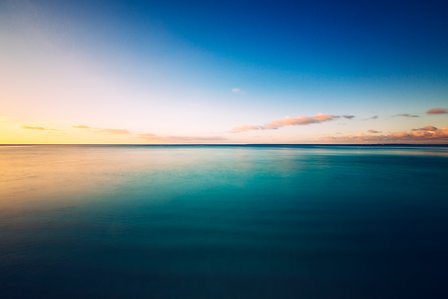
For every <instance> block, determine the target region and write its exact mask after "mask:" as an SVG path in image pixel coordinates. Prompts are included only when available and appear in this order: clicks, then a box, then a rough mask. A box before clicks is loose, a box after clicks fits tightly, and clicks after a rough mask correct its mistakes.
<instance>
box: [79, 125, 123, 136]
mask: <svg viewBox="0 0 448 299" xmlns="http://www.w3.org/2000/svg"><path fill="white" fill-rule="evenodd" d="M72 127H73V128H75V129H89V130H92V131H96V132H103V133H110V134H117V135H127V134H131V132H129V130H126V129H111V128H94V127H90V126H86V125H74V126H72Z"/></svg>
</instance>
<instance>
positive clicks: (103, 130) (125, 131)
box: [99, 129, 131, 135]
mask: <svg viewBox="0 0 448 299" xmlns="http://www.w3.org/2000/svg"><path fill="white" fill-rule="evenodd" d="M99 130H100V131H102V132H105V133H111V134H118V135H126V134H131V132H129V131H128V130H126V129H99Z"/></svg>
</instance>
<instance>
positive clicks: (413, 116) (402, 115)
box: [394, 113, 419, 118]
mask: <svg viewBox="0 0 448 299" xmlns="http://www.w3.org/2000/svg"><path fill="white" fill-rule="evenodd" d="M394 116H395V117H410V118H415V117H419V116H418V115H417V114H409V113H399V114H395V115H394Z"/></svg>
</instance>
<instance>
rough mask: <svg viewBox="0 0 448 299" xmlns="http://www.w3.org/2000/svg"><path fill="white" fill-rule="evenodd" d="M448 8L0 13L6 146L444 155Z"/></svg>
mask: <svg viewBox="0 0 448 299" xmlns="http://www.w3.org/2000/svg"><path fill="white" fill-rule="evenodd" d="M447 109H448V3H447V2H446V1H428V0H426V1H242V0H240V1H194V0H191V1H169V0H167V1H113V0H108V1H93V0H92V1H83V0H78V1H57V0H35V1H31V0H28V1H26V0H2V1H0V143H347V142H349V143H358V142H361V143H377V142H379V143H383V142H400V143H414V142H416V143H448V113H447V112H448V111H447Z"/></svg>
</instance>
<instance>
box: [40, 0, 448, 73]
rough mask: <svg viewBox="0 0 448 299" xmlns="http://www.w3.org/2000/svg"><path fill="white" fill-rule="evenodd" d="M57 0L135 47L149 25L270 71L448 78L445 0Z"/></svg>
mask: <svg viewBox="0 0 448 299" xmlns="http://www.w3.org/2000/svg"><path fill="white" fill-rule="evenodd" d="M59 2H60V1H53V2H46V4H47V5H50V6H54V7H53V9H55V10H60V9H62V10H64V9H65V10H66V13H69V14H72V15H74V16H76V17H77V18H78V19H79V18H81V19H82V17H84V18H86V19H91V20H93V19H97V20H100V21H102V22H103V23H101V24H103V26H114V23H115V26H117V28H119V27H122V26H125V27H128V29H129V30H127V31H126V34H128V35H130V36H128V40H130V42H131V43H135V45H136V46H138V45H139V42H140V43H141V42H142V40H144V39H145V30H149V29H150V28H153V27H154V26H160V28H163V30H165V31H167V32H169V34H171V35H173V36H175V37H176V38H178V39H180V40H182V41H183V42H185V43H187V44H189V45H191V46H193V47H196V48H198V49H201V50H203V51H206V52H209V53H210V54H211V55H214V56H217V57H220V58H223V59H229V60H231V61H233V62H235V63H242V64H249V65H255V66H260V67H263V68H269V69H273V70H283V71H293V72H300V73H303V74H306V75H313V76H315V75H318V76H324V77H326V76H330V77H331V76H336V77H338V76H342V77H357V76H362V77H364V76H365V77H382V76H387V77H407V76H415V77H430V78H431V79H447V77H448V76H447V74H448V71H447V70H448V54H447V53H448V3H446V1H219V2H218V1H135V0H134V1H94V3H92V1H73V2H71V3H67V2H68V1H67V2H66V3H65V4H61V3H59ZM64 2H65V1H64ZM64 6H65V7H64ZM105 24H107V25H105ZM117 34H119V33H117Z"/></svg>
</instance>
